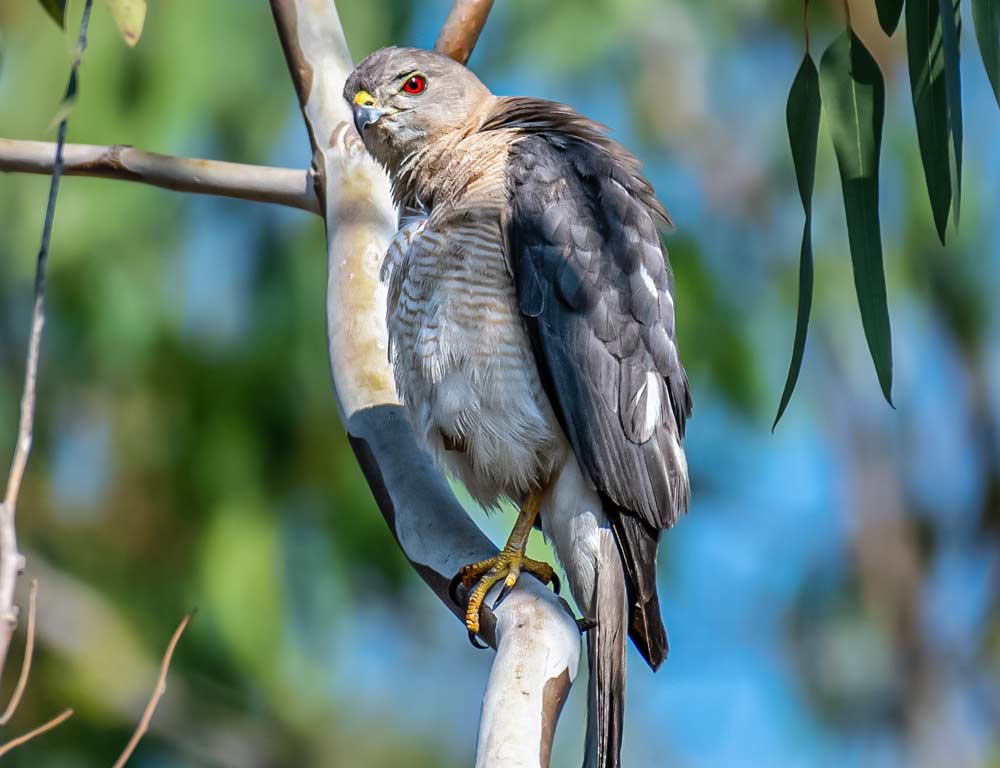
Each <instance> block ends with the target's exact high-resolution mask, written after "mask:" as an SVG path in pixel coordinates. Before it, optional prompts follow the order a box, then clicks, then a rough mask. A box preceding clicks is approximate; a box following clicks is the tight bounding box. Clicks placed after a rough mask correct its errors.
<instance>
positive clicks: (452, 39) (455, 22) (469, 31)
mask: <svg viewBox="0 0 1000 768" xmlns="http://www.w3.org/2000/svg"><path fill="white" fill-rule="evenodd" d="M492 7H493V0H455V2H454V3H453V4H452V6H451V11H450V12H449V13H448V18H447V19H445V22H444V26H443V27H441V34H439V35H438V39H437V42H436V43H435V44H434V50H435V51H437V52H438V53H443V54H444V55H445V56H449V57H451V58H453V59H455V61H460V62H461V63H462V64H465V63H466V62H467V61H468V60H469V57H470V56H471V55H472V49H473V48H475V47H476V41H477V40H479V33H480V32H482V31H483V26H484V25H485V24H486V17H487V16H489V14H490V8H492Z"/></svg>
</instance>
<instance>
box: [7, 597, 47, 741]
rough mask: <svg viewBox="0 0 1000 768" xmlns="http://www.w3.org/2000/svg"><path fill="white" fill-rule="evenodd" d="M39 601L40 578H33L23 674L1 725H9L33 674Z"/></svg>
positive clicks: (19, 678) (29, 600)
mask: <svg viewBox="0 0 1000 768" xmlns="http://www.w3.org/2000/svg"><path fill="white" fill-rule="evenodd" d="M37 602H38V579H32V580H31V594H30V595H29V597H28V635H27V638H26V639H25V641H24V659H23V661H22V662H21V674H20V675H18V678H17V685H16V686H15V687H14V693H13V694H12V695H11V697H10V702H9V703H8V704H7V709H5V710H4V711H3V715H0V725H7V723H9V722H10V719H11V718H12V717H14V713H15V712H17V705H18V704H20V703H21V697H22V696H24V689H25V688H26V687H27V685H28V677H29V676H30V675H31V659H32V657H33V656H34V654H35V611H36V609H37Z"/></svg>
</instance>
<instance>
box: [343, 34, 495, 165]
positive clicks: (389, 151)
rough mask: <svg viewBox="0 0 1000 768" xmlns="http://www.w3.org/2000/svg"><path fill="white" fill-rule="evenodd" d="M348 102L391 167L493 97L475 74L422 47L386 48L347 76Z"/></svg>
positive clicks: (368, 141)
mask: <svg viewBox="0 0 1000 768" xmlns="http://www.w3.org/2000/svg"><path fill="white" fill-rule="evenodd" d="M344 98H345V99H346V100H347V102H348V104H350V105H351V109H352V110H353V111H354V125H355V127H356V128H357V129H358V133H360V134H361V138H362V140H363V141H364V143H365V146H366V147H367V148H368V151H369V152H371V153H372V154H373V155H374V156H375V158H376V159H377V160H379V161H380V162H381V163H383V164H384V165H386V166H387V167H388V168H390V169H393V168H395V167H398V166H399V164H400V163H401V162H402V161H403V160H404V159H405V158H407V157H408V156H410V155H411V154H412V153H413V152H416V151H419V150H420V149H423V148H424V147H425V146H427V145H428V144H430V143H432V142H434V141H437V140H438V139H440V138H442V137H444V136H446V135H448V134H450V133H452V132H454V131H457V130H461V129H462V128H463V127H465V126H467V125H468V122H469V116H470V115H471V114H473V113H474V112H476V111H477V110H479V109H481V108H482V107H483V105H484V104H485V103H487V102H488V101H489V100H491V99H492V98H493V96H492V94H490V92H489V90H488V89H487V88H486V86H485V85H483V84H482V82H480V80H479V78H478V77H476V76H475V75H474V74H472V72H470V71H469V70H468V69H466V68H465V67H464V66H462V65H461V64H459V63H458V62H457V61H453V60H452V59H449V58H448V57H447V56H442V55H440V54H437V53H434V52H432V51H425V50H422V49H420V48H382V49H381V50H378V51H375V53H373V54H371V55H370V56H369V57H368V58H367V59H365V60H364V61H362V62H361V63H360V64H359V65H358V67H357V69H355V70H354V72H352V73H351V75H350V77H348V78H347V83H346V84H345V85H344Z"/></svg>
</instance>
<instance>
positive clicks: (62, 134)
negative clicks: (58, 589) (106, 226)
mask: <svg viewBox="0 0 1000 768" xmlns="http://www.w3.org/2000/svg"><path fill="white" fill-rule="evenodd" d="M92 6H93V0H86V2H85V3H84V6H83V16H82V18H81V19H80V34H79V36H78V37H77V43H76V53H75V56H74V58H73V65H72V66H71V67H70V72H69V83H68V84H67V86H66V99H67V100H68V99H70V98H72V97H73V96H75V94H76V83H77V72H78V71H79V69H80V60H81V59H82V58H83V51H84V49H86V47H87V25H88V24H89V23H90V9H91V7H92ZM67 126H68V117H67V116H66V115H64V116H63V118H62V120H60V121H59V132H58V135H57V141H56V146H55V161H54V162H53V166H52V183H51V184H50V185H49V200H48V205H47V206H46V208H45V224H44V225H43V226H42V244H41V246H40V247H39V249H38V261H37V265H36V267H35V304H34V308H33V309H32V313H31V337H30V338H29V340H28V357H27V362H26V363H25V368H24V390H23V392H22V394H21V414H20V417H19V420H18V427H17V444H16V446H15V448H14V458H13V460H12V461H11V466H10V474H9V475H8V476H7V491H6V493H5V494H4V500H3V504H0V676H2V674H3V667H4V664H5V663H6V661H7V651H8V650H9V649H10V640H11V637H12V636H13V634H14V628H15V627H16V626H17V607H16V606H15V605H14V586H15V584H16V582H17V577H18V576H19V575H20V574H21V571H23V570H24V556H23V555H22V554H21V553H20V552H19V551H18V548H17V530H16V528H15V524H14V521H15V517H16V511H17V497H18V494H19V493H20V491H21V481H22V480H23V479H24V468H25V467H26V466H27V464H28V455H29V454H30V453H31V440H32V436H33V434H34V424H35V390H36V385H37V382H38V352H39V349H40V348H41V345H42V326H43V325H44V324H45V265H46V262H47V261H48V256H49V241H50V240H51V238H52V221H53V219H54V218H55V214H56V198H57V197H58V195H59V179H60V177H61V176H62V162H63V146H64V145H65V144H66V128H67Z"/></svg>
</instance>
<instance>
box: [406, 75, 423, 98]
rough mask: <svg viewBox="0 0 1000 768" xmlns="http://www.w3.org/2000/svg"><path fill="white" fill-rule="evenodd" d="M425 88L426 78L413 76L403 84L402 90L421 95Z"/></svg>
mask: <svg viewBox="0 0 1000 768" xmlns="http://www.w3.org/2000/svg"><path fill="white" fill-rule="evenodd" d="M425 88H427V78H426V77H424V76H423V75H414V76H413V77H411V78H410V79H409V80H407V81H406V82H405V83H403V90H404V91H405V92H406V93H411V94H414V95H416V94H418V93H423V92H424V89H425Z"/></svg>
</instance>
